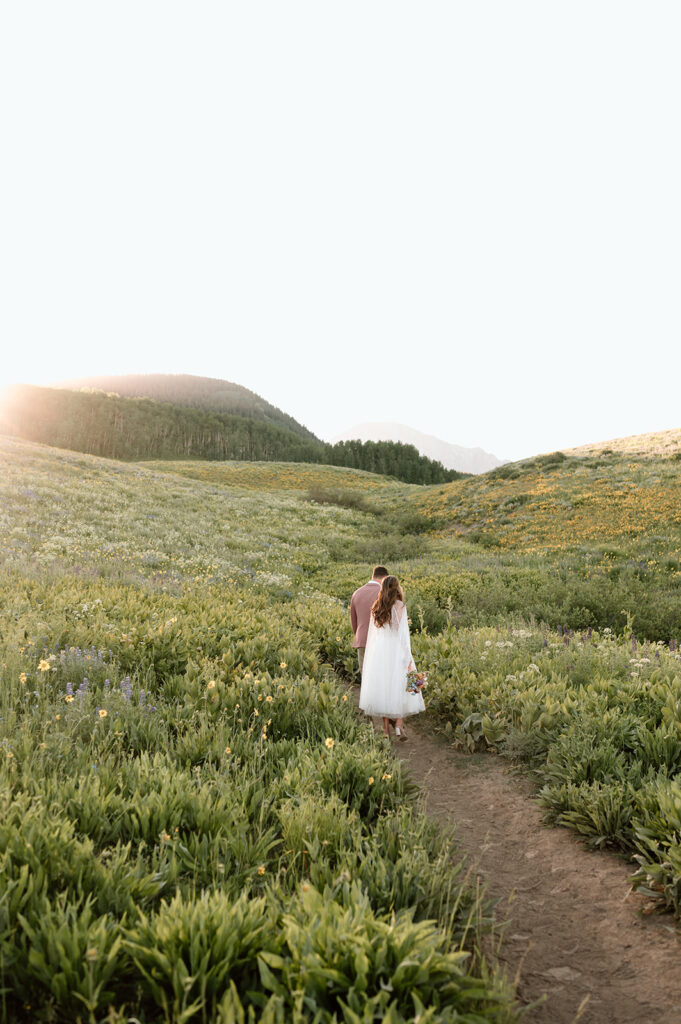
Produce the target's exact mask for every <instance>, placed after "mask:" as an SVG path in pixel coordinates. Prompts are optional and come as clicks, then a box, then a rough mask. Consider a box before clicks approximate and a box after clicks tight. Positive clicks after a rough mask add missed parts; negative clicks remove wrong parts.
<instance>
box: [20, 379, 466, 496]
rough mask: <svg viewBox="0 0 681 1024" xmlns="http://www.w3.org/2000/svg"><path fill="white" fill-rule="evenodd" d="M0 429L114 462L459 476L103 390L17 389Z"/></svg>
mask: <svg viewBox="0 0 681 1024" xmlns="http://www.w3.org/2000/svg"><path fill="white" fill-rule="evenodd" d="M0 431H4V432H5V433H8V434H14V435H16V436H18V437H23V438H25V439H27V440H30V441H39V442H42V443H44V444H50V445H54V446H55V447H58V448H68V449H72V450H74V451H82V452H87V453H89V454H93V455H100V456H104V457H106V458H115V459H133V460H149V459H159V458H160V459H204V460H221V461H222V460H227V459H237V460H247V461H267V462H272V461H275V462H279V461H286V462H308V463H325V464H330V465H336V466H344V467H347V468H349V469H360V470H368V471H369V472H373V473H380V474H382V475H384V476H393V477H396V478H397V479H399V480H403V481H405V482H407V483H416V484H430V483H444V482H446V481H450V480H453V479H456V478H457V477H459V476H460V474H458V473H456V472H454V471H452V470H446V469H444V467H443V466H442V465H441V464H440V463H437V462H433V461H432V460H430V459H427V458H425V457H424V456H422V455H420V454H419V453H418V451H417V450H416V449H415V448H414V447H412V446H410V445H404V444H399V443H393V442H378V443H375V442H366V443H363V442H360V441H347V442H345V441H341V442H339V443H338V444H336V445H329V444H324V443H322V442H321V441H317V440H306V439H305V438H303V437H301V436H300V435H299V434H296V433H294V432H293V431H291V430H288V429H285V428H282V427H279V426H275V425H273V424H271V423H266V422H263V421H261V420H257V419H254V418H247V417H245V416H233V415H227V414H224V413H216V412H209V411H207V410H205V409H200V408H190V407H187V406H183V405H174V404H171V403H169V402H159V401H156V400H154V399H149V398H121V397H120V396H119V395H114V394H104V393H103V392H101V391H98V392H95V391H70V390H67V389H59V388H36V387H30V386H21V387H17V388H14V389H12V390H11V391H10V392H9V393H8V394H7V395H6V396H5V398H4V400H3V402H2V404H1V405H0Z"/></svg>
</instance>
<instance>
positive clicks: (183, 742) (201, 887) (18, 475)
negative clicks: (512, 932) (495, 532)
mask: <svg viewBox="0 0 681 1024" xmlns="http://www.w3.org/2000/svg"><path fill="white" fill-rule="evenodd" d="M365 522H366V516H363V515H362V514H360V513H358V512H356V511H351V510H344V509H338V508H333V507H330V506H327V505H324V506H315V505H312V504H310V503H309V502H306V501H305V500H304V499H302V498H300V497H299V498H297V499H296V498H292V497H291V496H289V495H282V494H268V493H267V492H260V493H249V494H246V493H244V491H243V490H242V489H235V488H229V487H219V486H215V485H206V484H203V483H201V482H199V481H196V480H189V479H181V478H180V477H178V476H177V475H173V474H166V473H163V472H162V471H160V470H149V469H144V468H142V467H139V466H137V465H129V464H127V465H126V464H123V463H119V462H111V461H107V460H103V459H98V458H96V457H93V456H89V455H83V454H76V453H72V452H64V451H58V450H55V449H48V448H46V447H44V446H40V445H34V444H30V443H27V442H21V441H12V440H8V439H5V438H0V620H1V621H2V624H3V626H2V631H1V632H0V677H1V681H2V700H3V713H2V716H1V717H0V752H1V755H2V756H1V757H0V775H1V776H2V783H3V818H2V822H0V869H1V871H2V878H3V885H4V890H3V891H4V892H5V893H11V894H14V895H13V898H12V899H11V900H7V899H6V900H5V902H4V905H3V915H4V916H3V928H2V931H1V933H0V958H2V962H3V964H4V965H5V970H4V975H3V993H2V1005H3V1015H2V1016H3V1019H6V1020H8V1021H10V1020H11V1021H17V1022H22V1021H26V1022H28V1021H29V1020H30V1021H55V1022H62V1024H66V1022H72V1021H77V1020H92V1021H94V1020H98V1021H99V1020H105V1019H106V1020H111V1021H116V1022H122V1021H127V1020H129V1019H131V1018H132V1019H137V1020H141V1021H160V1020H173V1021H180V1020H182V1021H185V1022H193V1021H197V1022H199V1021H203V1020H206V1021H215V1022H216V1024H230V1022H233V1021H239V1020H243V1021H245V1020H251V1021H255V1020H263V1021H264V1020H268V1021H272V1022H274V1021H289V1020H290V1021H293V1020H302V1019H312V1017H314V1019H315V1020H318V1021H319V1022H320V1024H332V1021H334V1020H335V1021H338V1020H341V1019H350V1018H349V1017H348V1016H347V1014H346V1013H345V1010H346V1008H347V1006H348V1005H350V1004H351V1005H352V1007H354V1009H353V1011H352V1012H353V1019H354V1016H355V1015H356V1016H357V1019H362V1020H367V1021H368V1020H377V1019H384V1020H394V1021H411V1020H414V1019H415V1015H414V1011H413V1007H414V1006H415V1005H416V1006H417V1007H423V1008H424V1011H425V1012H426V1013H427V1014H428V1017H429V1019H431V1020H436V1019H442V1020H444V1019H451V1020H454V1019H459V1020H464V1019H466V1018H468V1019H470V1020H473V1019H475V1020H479V1021H481V1022H482V1021H485V1022H487V1024H513V1022H514V1021H515V1020H516V1019H517V1018H516V1015H515V1014H514V1012H513V1010H512V1006H511V1002H512V999H511V993H510V991H509V986H508V985H507V984H506V983H505V981H504V979H503V977H502V976H501V973H500V972H498V971H496V970H495V967H494V964H493V963H489V964H487V963H486V962H485V961H484V959H483V954H482V950H481V944H482V934H483V929H489V927H490V924H491V906H490V904H489V902H488V901H486V900H484V899H483V897H482V896H481V893H480V890H479V887H477V888H476V885H475V882H474V881H471V880H470V879H469V877H468V876H467V874H466V872H465V870H462V868H461V866H460V865H459V864H458V863H457V858H456V851H455V849H454V848H453V846H452V843H451V841H450V839H449V838H448V836H447V835H445V834H443V833H441V832H439V831H438V829H437V828H436V827H435V826H434V825H433V824H432V823H429V822H428V821H427V820H426V819H425V818H424V816H423V814H422V812H421V811H420V810H419V808H418V806H417V804H416V802H415V801H414V799H413V797H412V795H411V794H412V787H411V785H410V784H409V782H408V779H407V777H406V773H405V771H404V769H403V767H402V766H401V764H400V763H399V761H398V760H397V759H396V758H395V756H394V754H393V753H392V751H391V750H390V748H389V746H388V745H387V744H386V743H385V742H383V741H381V740H380V739H379V738H378V737H376V735H375V734H374V731H373V729H372V727H371V725H370V723H367V722H364V721H361V720H360V718H359V717H358V716H357V714H356V712H355V709H354V706H353V703H352V701H351V700H349V698H348V692H349V691H348V686H347V683H344V682H343V679H344V678H345V679H348V678H349V677H351V675H352V673H353V672H354V667H355V663H356V657H355V654H354V652H353V650H352V647H351V634H350V631H349V627H348V616H347V613H346V610H345V609H344V607H343V606H342V604H341V603H340V602H338V601H335V600H333V599H332V598H330V597H328V596H326V595H324V594H322V593H320V592H319V591H314V590H312V589H311V588H310V586H309V574H310V572H311V571H312V570H314V569H316V568H322V567H324V566H328V564H329V561H330V558H331V557H332V555H331V545H332V543H334V542H335V543H337V542H338V541H343V540H345V541H348V542H349V541H351V540H352V539H354V538H357V537H359V536H361V534H362V532H363V530H364V527H365ZM365 573H366V568H365V566H364V565H361V566H357V580H358V582H362V580H363V578H364V577H365ZM471 922H474V924H473V925H471ZM311 938H312V941H313V943H314V949H313V948H312V946H311V942H310V940H311ZM464 949H466V950H467V951H468V955H467V954H466V953H464V952H463V951H462V950H464ZM360 955H361V957H362V981H361V985H358V984H357V981H356V978H357V971H356V969H355V965H356V963H357V957H358V956H360ZM405 963H407V965H408V970H407V971H406V973H405V967H404V964H405ZM312 965H313V966H312ZM329 979H333V984H332V986H329V984H328V981H329ZM301 1005H304V1006H305V1010H304V1011H301V1009H300V1008H301Z"/></svg>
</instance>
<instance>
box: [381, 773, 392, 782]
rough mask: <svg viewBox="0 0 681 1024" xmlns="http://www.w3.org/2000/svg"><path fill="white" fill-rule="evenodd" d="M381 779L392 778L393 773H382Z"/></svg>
mask: <svg viewBox="0 0 681 1024" xmlns="http://www.w3.org/2000/svg"><path fill="white" fill-rule="evenodd" d="M381 779H383V780H385V779H392V775H389V774H388V773H387V772H385V773H384V774H383V775H381Z"/></svg>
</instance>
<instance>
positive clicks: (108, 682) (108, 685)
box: [104, 679, 111, 693]
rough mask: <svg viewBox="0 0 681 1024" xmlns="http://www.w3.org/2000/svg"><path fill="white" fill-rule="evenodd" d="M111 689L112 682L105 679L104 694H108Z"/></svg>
mask: <svg viewBox="0 0 681 1024" xmlns="http://www.w3.org/2000/svg"><path fill="white" fill-rule="evenodd" d="M110 689H111V682H110V680H108V679H105V680H104V692H105V693H108V692H109V690H110Z"/></svg>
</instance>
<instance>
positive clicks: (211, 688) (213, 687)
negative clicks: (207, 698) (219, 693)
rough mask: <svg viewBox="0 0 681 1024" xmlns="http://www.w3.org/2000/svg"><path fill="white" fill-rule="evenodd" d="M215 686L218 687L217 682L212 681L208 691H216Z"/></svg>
mask: <svg viewBox="0 0 681 1024" xmlns="http://www.w3.org/2000/svg"><path fill="white" fill-rule="evenodd" d="M215 685H216V683H215V680H214V679H211V681H210V682H209V684H208V689H209V690H214V689H215Z"/></svg>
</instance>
